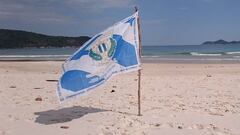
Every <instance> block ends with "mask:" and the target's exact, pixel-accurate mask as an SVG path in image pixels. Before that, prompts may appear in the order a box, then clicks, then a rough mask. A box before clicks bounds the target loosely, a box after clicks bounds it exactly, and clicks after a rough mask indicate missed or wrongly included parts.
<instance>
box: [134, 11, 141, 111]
mask: <svg viewBox="0 0 240 135" xmlns="http://www.w3.org/2000/svg"><path fill="white" fill-rule="evenodd" d="M137 11H138V8H137V7H135V12H137ZM139 21H140V19H139V15H138V17H137V26H138V40H139V47H138V54H139V61H140V62H141V55H142V39H141V28H140V22H139ZM141 115H142V114H141V69H139V70H138V116H141Z"/></svg>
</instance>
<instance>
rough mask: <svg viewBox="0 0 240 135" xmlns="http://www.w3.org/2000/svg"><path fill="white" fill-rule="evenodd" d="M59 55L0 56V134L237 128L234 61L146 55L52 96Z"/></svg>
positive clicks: (154, 134)
mask: <svg viewBox="0 0 240 135" xmlns="http://www.w3.org/2000/svg"><path fill="white" fill-rule="evenodd" d="M61 63H62V62H60V61H59V62H0V97H1V98H0V135H33V134H34V135H54V134H56V135H115V134H116V135H159V134H162V135H240V64H203V63H202V64H196V63H195V64H183V63H165V64H164V63H161V64H158V63H145V64H143V71H142V72H143V73H142V114H143V116H140V117H139V116H137V115H136V114H137V72H131V73H127V74H123V75H120V76H114V77H112V78H111V80H109V81H108V82H107V83H105V84H104V85H102V86H100V87H98V88H97V89H95V90H93V91H91V92H89V93H87V94H85V95H84V96H80V97H77V98H76V99H73V100H70V101H68V102H64V103H62V104H59V102H58V98H57V96H56V88H57V87H56V84H57V82H54V81H46V80H57V79H58V78H59V76H60V74H61Z"/></svg>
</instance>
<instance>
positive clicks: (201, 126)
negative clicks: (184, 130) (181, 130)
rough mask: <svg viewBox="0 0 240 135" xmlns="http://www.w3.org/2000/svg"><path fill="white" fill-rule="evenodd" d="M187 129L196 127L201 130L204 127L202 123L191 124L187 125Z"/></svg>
mask: <svg viewBox="0 0 240 135" xmlns="http://www.w3.org/2000/svg"><path fill="white" fill-rule="evenodd" d="M188 129H198V130H202V129H204V126H203V125H202V124H194V125H192V126H189V127H188Z"/></svg>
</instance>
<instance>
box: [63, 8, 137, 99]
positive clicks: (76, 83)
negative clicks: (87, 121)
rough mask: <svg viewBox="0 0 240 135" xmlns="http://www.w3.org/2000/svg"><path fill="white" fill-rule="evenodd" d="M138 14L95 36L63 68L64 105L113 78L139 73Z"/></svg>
mask: <svg viewBox="0 0 240 135" xmlns="http://www.w3.org/2000/svg"><path fill="white" fill-rule="evenodd" d="M137 18H138V12H136V13H134V14H133V15H132V16H130V17H127V18H125V19H123V20H122V21H120V22H118V23H116V24H114V25H113V26H111V27H109V28H107V29H106V30H104V31H103V32H101V33H99V34H97V35H95V36H94V37H92V38H91V39H90V40H89V41H87V42H86V43H85V44H84V45H83V46H82V47H81V48H80V49H78V50H77V51H76V52H75V53H74V54H73V55H72V56H71V57H69V58H68V59H67V60H66V61H65V63H64V64H63V71H64V72H63V75H62V76H61V78H60V80H59V84H58V96H59V99H60V101H63V100H65V99H68V98H71V97H74V96H76V95H80V94H83V93H85V92H86V91H88V90H91V89H93V88H95V87H97V86H99V85H101V84H103V83H104V82H105V81H107V80H108V79H109V78H110V77H111V76H112V75H114V74H117V73H122V72H125V71H133V70H138V69H139V66H140V61H139V54H138V53H139V52H138V47H139V41H138V26H137V25H138V23H137V21H138V19H137Z"/></svg>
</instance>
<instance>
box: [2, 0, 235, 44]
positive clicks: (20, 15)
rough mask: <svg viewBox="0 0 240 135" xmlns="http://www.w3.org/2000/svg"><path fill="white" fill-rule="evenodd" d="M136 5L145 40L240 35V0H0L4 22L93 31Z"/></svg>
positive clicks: (50, 30)
mask: <svg viewBox="0 0 240 135" xmlns="http://www.w3.org/2000/svg"><path fill="white" fill-rule="evenodd" d="M134 6H138V8H139V11H140V17H141V29H142V42H143V45H144V46H147V45H199V44H201V43H202V42H204V41H209V40H210V41H214V40H218V39H224V40H227V41H232V40H240V0H0V28H2V29H17V30H26V31H31V32H37V33H42V34H47V35H56V36H94V35H95V34H97V33H99V32H101V31H102V30H104V29H106V28H107V27H109V26H111V25H112V24H114V23H116V22H118V21H120V20H122V19H124V18H125V17H127V16H130V15H131V14H132V13H133V12H134V8H133V7H134Z"/></svg>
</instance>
